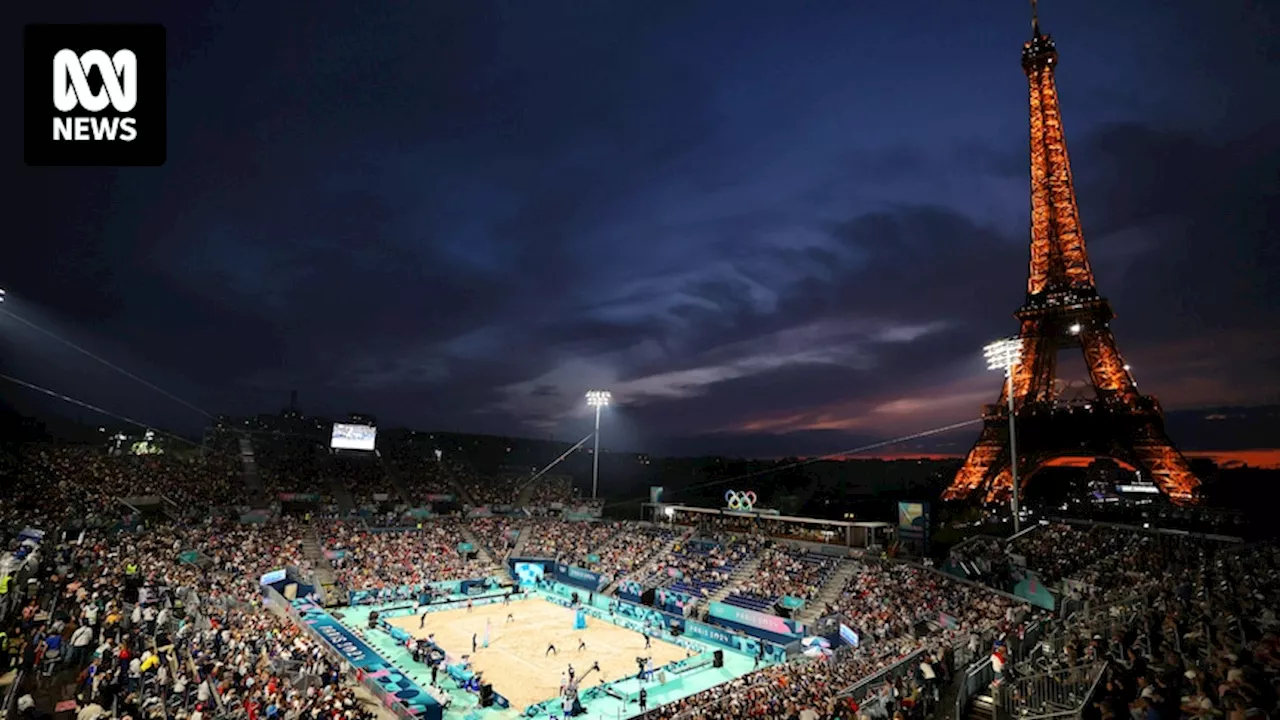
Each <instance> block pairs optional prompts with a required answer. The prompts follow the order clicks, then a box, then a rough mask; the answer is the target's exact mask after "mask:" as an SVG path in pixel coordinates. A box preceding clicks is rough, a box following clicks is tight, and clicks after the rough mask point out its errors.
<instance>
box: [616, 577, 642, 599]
mask: <svg viewBox="0 0 1280 720" xmlns="http://www.w3.org/2000/svg"><path fill="white" fill-rule="evenodd" d="M617 592H618V597H621V598H623V600H630V601H631V602H640V596H643V594H644V585H641V584H640V583H637V582H635V580H622V582H621V583H618V591H617Z"/></svg>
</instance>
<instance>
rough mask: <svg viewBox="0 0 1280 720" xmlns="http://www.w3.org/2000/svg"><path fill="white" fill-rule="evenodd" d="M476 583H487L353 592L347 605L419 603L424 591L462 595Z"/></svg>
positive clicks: (449, 582)
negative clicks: (468, 585)
mask: <svg viewBox="0 0 1280 720" xmlns="http://www.w3.org/2000/svg"><path fill="white" fill-rule="evenodd" d="M476 582H481V583H483V582H485V581H475V580H466V581H462V582H459V581H456V580H442V581H440V582H433V583H427V584H426V585H397V586H394V587H384V588H381V589H366V590H352V591H351V592H349V593H347V604H348V605H372V604H376V603H384V602H393V601H396V600H414V601H417V600H418V599H419V598H420V597H421V596H422V594H423V590H427V591H430V593H431V594H432V595H461V594H462V593H463V592H464V585H466V584H467V583H476Z"/></svg>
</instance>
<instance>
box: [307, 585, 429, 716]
mask: <svg viewBox="0 0 1280 720" xmlns="http://www.w3.org/2000/svg"><path fill="white" fill-rule="evenodd" d="M292 611H293V612H294V613H296V614H297V616H298V618H299V620H300V621H301V622H302V623H304V624H305V625H307V626H309V627H310V628H311V629H313V630H315V631H316V632H317V633H318V634H319V635H320V637H322V638H324V641H325V642H326V643H328V644H329V646H330V647H332V648H333V649H334V650H335V651H337V653H338V654H339V655H341V656H342V657H343V659H344V660H346V661H347V662H348V663H350V664H351V665H352V666H353V667H356V668H359V669H360V670H363V671H364V673H365V676H366V678H368V679H369V681H370V682H373V683H376V684H377V685H378V688H379V689H380V690H381V691H382V692H383V693H384V694H385V695H386V696H388V697H394V698H396V700H397V701H399V702H401V703H403V704H404V705H405V706H406V707H408V708H409V710H410V711H411V712H414V713H416V714H417V716H418V717H420V718H423V719H424V720H439V719H440V717H441V715H442V714H443V713H442V709H441V707H440V703H438V702H436V700H435V698H433V697H432V696H431V694H430V693H428V692H427V691H426V690H425V689H424V688H422V687H421V686H420V685H418V684H417V683H415V682H414V681H413V680H411V679H409V678H408V677H407V676H405V675H404V674H402V673H401V672H400V671H399V670H397V669H396V668H395V667H393V666H392V665H391V663H389V662H387V661H386V660H384V659H383V658H382V656H380V655H378V653H377V652H376V651H374V649H373V648H371V647H369V646H368V645H367V644H365V642H364V641H363V640H361V639H360V638H358V637H356V635H355V633H353V632H351V631H350V630H348V629H347V628H345V627H343V625H342V624H341V623H339V622H338V621H337V620H335V619H334V618H333V616H331V615H329V613H327V612H325V611H324V610H323V609H321V608H319V607H317V606H316V605H314V604H313V603H311V602H309V601H306V600H295V601H294V602H293V603H292Z"/></svg>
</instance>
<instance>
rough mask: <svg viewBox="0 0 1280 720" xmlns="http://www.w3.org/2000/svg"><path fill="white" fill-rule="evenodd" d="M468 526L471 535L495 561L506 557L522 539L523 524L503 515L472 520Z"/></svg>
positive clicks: (468, 522)
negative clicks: (520, 538)
mask: <svg viewBox="0 0 1280 720" xmlns="http://www.w3.org/2000/svg"><path fill="white" fill-rule="evenodd" d="M467 524H468V527H470V528H471V534H472V535H474V536H475V538H476V539H477V540H479V541H480V544H481V545H483V546H484V548H485V549H486V550H488V551H489V553H490V554H491V555H492V556H493V557H494V558H495V559H500V558H503V557H506V556H507V554H508V553H510V552H511V550H513V549H514V548H515V545H516V541H517V540H518V539H519V537H520V530H521V523H520V522H518V521H517V520H515V519H513V518H509V517H504V516H502V515H492V516H490V517H479V518H472V519H471V520H468V521H467Z"/></svg>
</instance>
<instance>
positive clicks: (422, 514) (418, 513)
mask: <svg viewBox="0 0 1280 720" xmlns="http://www.w3.org/2000/svg"><path fill="white" fill-rule="evenodd" d="M405 515H408V516H409V517H411V518H417V519H419V520H421V519H424V518H429V517H431V508H429V507H419V508H409V511H408V512H406V513H405Z"/></svg>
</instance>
